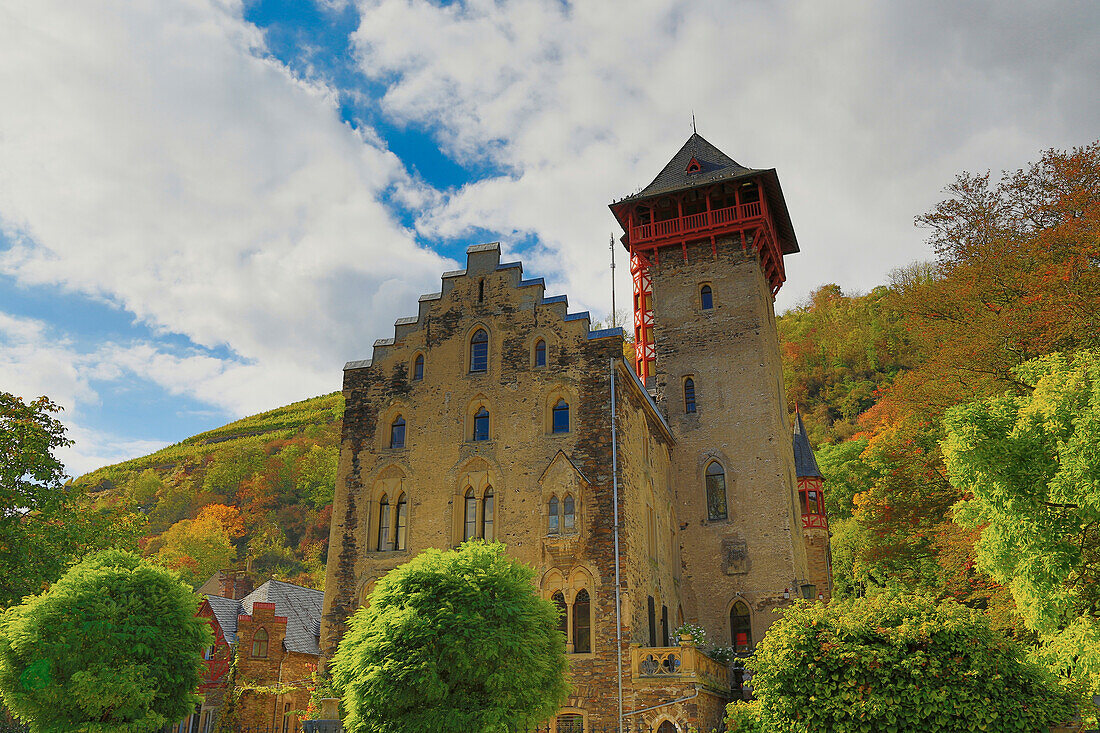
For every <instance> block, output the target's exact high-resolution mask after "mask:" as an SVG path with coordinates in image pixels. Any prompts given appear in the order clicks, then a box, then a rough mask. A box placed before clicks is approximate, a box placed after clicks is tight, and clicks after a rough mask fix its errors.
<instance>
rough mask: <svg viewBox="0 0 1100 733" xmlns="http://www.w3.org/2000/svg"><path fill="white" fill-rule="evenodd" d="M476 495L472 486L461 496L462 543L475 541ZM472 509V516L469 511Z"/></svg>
mask: <svg viewBox="0 0 1100 733" xmlns="http://www.w3.org/2000/svg"><path fill="white" fill-rule="evenodd" d="M477 504H478V502H477V493H476V492H475V491H474V487H473V486H469V487H467V488H466V491H464V492H463V494H462V541H463V542H466V541H468V540H475V539H477ZM471 508H472V509H473V516H472V517H471V516H470V510H471Z"/></svg>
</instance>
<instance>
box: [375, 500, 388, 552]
mask: <svg viewBox="0 0 1100 733" xmlns="http://www.w3.org/2000/svg"><path fill="white" fill-rule="evenodd" d="M389 544H390V500H389V497H387V496H386V495H385V494H382V498H381V499H379V500H378V551H379V552H384V551H386V550H388V549H390V548H389Z"/></svg>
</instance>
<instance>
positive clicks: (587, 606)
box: [573, 588, 592, 654]
mask: <svg viewBox="0 0 1100 733" xmlns="http://www.w3.org/2000/svg"><path fill="white" fill-rule="evenodd" d="M591 605H592V604H591V602H590V601H589V598H588V591H587V590H585V589H584V588H582V589H581V590H580V592H579V593H577V597H576V598H574V599H573V653H574V654H587V653H588V652H591V651H592V617H591V615H590V610H591Z"/></svg>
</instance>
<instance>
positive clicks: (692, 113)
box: [691, 110, 699, 135]
mask: <svg viewBox="0 0 1100 733" xmlns="http://www.w3.org/2000/svg"><path fill="white" fill-rule="evenodd" d="M691 131H692V132H693V133H694V134H696V135H698V134H699V131H698V130H696V129H695V110H691Z"/></svg>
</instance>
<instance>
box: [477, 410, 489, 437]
mask: <svg viewBox="0 0 1100 733" xmlns="http://www.w3.org/2000/svg"><path fill="white" fill-rule="evenodd" d="M488 439H489V411H488V410H486V409H485V408H484V407H482V408H481V409H479V410H478V411H477V412H475V413H474V440H488Z"/></svg>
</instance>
